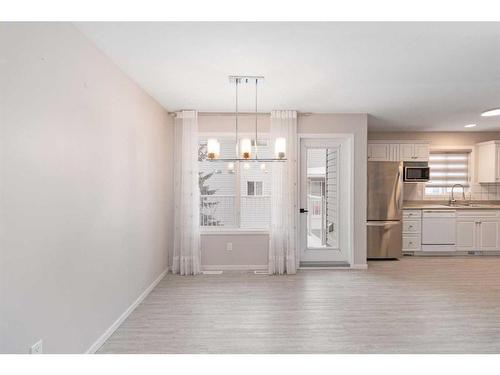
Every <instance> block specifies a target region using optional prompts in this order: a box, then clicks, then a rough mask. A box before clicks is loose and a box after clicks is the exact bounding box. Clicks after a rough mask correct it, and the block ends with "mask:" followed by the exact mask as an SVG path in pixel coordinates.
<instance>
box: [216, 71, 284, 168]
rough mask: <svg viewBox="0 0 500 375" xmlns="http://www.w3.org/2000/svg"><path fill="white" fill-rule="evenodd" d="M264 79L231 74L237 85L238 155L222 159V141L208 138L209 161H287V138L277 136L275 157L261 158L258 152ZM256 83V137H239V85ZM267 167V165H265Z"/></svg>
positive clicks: (233, 81)
mask: <svg viewBox="0 0 500 375" xmlns="http://www.w3.org/2000/svg"><path fill="white" fill-rule="evenodd" d="M263 80H264V77H263V76H229V82H230V83H232V84H234V85H235V107H236V110H235V115H236V116H235V133H236V134H235V138H236V155H235V157H234V158H225V159H220V158H219V156H220V143H219V141H218V140H217V139H216V138H209V139H208V140H207V160H208V161H227V162H240V161H244V162H248V161H254V162H274V161H277V162H283V161H286V139H285V138H276V141H275V144H274V158H259V156H258V153H257V146H258V140H259V134H258V129H257V116H258V112H257V104H258V85H259V82H262V81H263ZM252 83H255V138H254V140H253V145H254V147H253V149H252V140H251V139H250V138H242V139H239V136H238V114H239V113H238V86H239V85H241V84H252ZM264 168H265V166H264Z"/></svg>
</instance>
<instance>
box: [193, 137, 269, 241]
mask: <svg viewBox="0 0 500 375" xmlns="http://www.w3.org/2000/svg"><path fill="white" fill-rule="evenodd" d="M204 137H205V138H206V137H215V138H217V137H218V138H233V139H234V138H236V134H235V133H231V132H198V139H199V138H204ZM241 137H248V138H251V139H253V137H255V133H253V132H238V138H241ZM269 137H270V133H268V132H259V139H263V138H265V139H268V140H269ZM235 156H236V155H235ZM234 169H235V171H234V173H235V178H236V182H235V184H236V185H235V190H236V192H237V195H236V196H237V197H239V198H240V199H236V204H235V210H236V211H237V215H236V217H237V223H236V224H237V227H233V228H229V227H223V226H221V227H215V226H214V227H209V226H202V225H200V226H199V228H200V234H201V235H204V236H205V235H211V236H216V235H221V236H222V235H238V234H240V235H241V234H247V235H251V234H255V235H265V234H267V235H268V234H269V228H255V229H254V228H241V227H240V226H241V175H240V168H239V165H238V164H236V165H235V168H234ZM262 188H263V189H264V186H262ZM268 196H269V195H260V196H259V195H258V196H257V197H268ZM251 197H253V195H251Z"/></svg>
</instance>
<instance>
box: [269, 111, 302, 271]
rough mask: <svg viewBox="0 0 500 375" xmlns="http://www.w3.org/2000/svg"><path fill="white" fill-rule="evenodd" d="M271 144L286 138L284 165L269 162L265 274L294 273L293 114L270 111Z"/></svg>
mask: <svg viewBox="0 0 500 375" xmlns="http://www.w3.org/2000/svg"><path fill="white" fill-rule="evenodd" d="M270 133H271V142H272V143H271V144H272V145H274V144H275V141H276V138H280V137H284V138H285V139H286V158H287V159H288V160H287V161H286V162H283V163H281V162H274V163H272V165H273V167H272V175H271V179H272V183H271V226H270V232H269V273H270V274H280V275H281V274H284V273H287V274H293V273H295V272H296V270H297V265H296V253H297V210H298V209H297V202H296V199H297V159H296V157H297V112H296V111H272V112H271V131H270Z"/></svg>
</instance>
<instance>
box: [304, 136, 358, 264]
mask: <svg viewBox="0 0 500 375" xmlns="http://www.w3.org/2000/svg"><path fill="white" fill-rule="evenodd" d="M352 143H353V142H352V136H350V135H347V134H346V135H341V136H340V135H339V136H338V137H337V136H335V138H325V135H322V136H321V138H319V136H318V137H311V138H309V136H308V137H307V138H306V137H304V138H302V137H301V138H300V148H299V154H300V155H299V160H300V163H299V164H300V165H299V172H300V173H299V176H300V177H299V179H300V181H299V187H300V188H299V205H300V207H301V208H307V199H308V196H307V150H308V149H309V150H310V149H335V150H337V155H338V167H337V174H338V176H337V178H338V185H337V187H338V192H337V202H338V216H337V218H338V219H337V223H336V225H337V228H336V230H337V236H338V237H337V240H336V246H324V247H312V246H308V237H307V235H308V233H307V232H308V230H307V228H308V227H307V223H308V220H309V217H308V215H310V214H312V213H302V214H299V213H297V214H299V215H300V216H299V245H300V251H299V257H300V259H299V260H300V261H302V262H348V263H351V264H352V263H353V261H352V243H353V239H352V236H353V234H352V233H353V227H352V226H353V222H352V221H353V202H352V197H353V181H352V176H353V155H352V151H353V150H352Z"/></svg>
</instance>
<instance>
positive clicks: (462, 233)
mask: <svg viewBox="0 0 500 375" xmlns="http://www.w3.org/2000/svg"><path fill="white" fill-rule="evenodd" d="M476 226H478V224H476V220H475V219H474V218H471V219H463V220H460V221H457V232H456V233H457V237H456V238H457V243H456V248H457V251H473V250H475V247H476V246H475V245H476Z"/></svg>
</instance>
